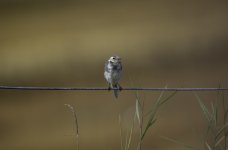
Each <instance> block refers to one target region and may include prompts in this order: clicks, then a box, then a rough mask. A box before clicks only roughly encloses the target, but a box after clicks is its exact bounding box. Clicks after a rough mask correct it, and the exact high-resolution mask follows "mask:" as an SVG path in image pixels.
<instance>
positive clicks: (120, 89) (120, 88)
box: [118, 83, 123, 91]
mask: <svg viewBox="0 0 228 150" xmlns="http://www.w3.org/2000/svg"><path fill="white" fill-rule="evenodd" d="M118 87H119V91H122V90H123V88H122V87H121V86H120V84H119V83H118Z"/></svg>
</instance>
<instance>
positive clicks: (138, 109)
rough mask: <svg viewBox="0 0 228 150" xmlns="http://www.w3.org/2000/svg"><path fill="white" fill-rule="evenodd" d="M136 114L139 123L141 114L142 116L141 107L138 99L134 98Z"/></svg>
mask: <svg viewBox="0 0 228 150" xmlns="http://www.w3.org/2000/svg"><path fill="white" fill-rule="evenodd" d="M136 116H137V119H138V122H139V125H140V123H141V116H142V107H141V104H140V102H139V100H138V99H136Z"/></svg>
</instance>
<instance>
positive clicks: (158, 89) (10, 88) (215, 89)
mask: <svg viewBox="0 0 228 150" xmlns="http://www.w3.org/2000/svg"><path fill="white" fill-rule="evenodd" d="M0 90H37V91H39V90H45V91H46V90H47V91H58V90H64V91H70V90H72V91H105V90H106V91H107V90H110V89H109V88H103V87H92V88H88V87H84V88H83V87H31V86H0ZM111 90H116V89H115V88H113V89H111ZM121 90H125V91H228V88H122V89H121Z"/></svg>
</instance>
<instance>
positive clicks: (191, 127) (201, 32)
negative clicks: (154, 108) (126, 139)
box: [0, 0, 228, 150]
mask: <svg viewBox="0 0 228 150" xmlns="http://www.w3.org/2000/svg"><path fill="white" fill-rule="evenodd" d="M227 7H228V3H227V2H226V1H212V2H211V1H181V0H175V1H172V2H171V1H168V0H164V1H144V0H143V1H138V2H132V1H89V0H88V1H69V0H67V1H61V0H47V1H44V0H42V1H38V0H34V1H30V0H10V1H7V0H5V1H4V0H1V1H0V85H12V86H53V87H64V86H65V87H106V86H107V83H106V81H105V80H104V78H103V67H104V62H105V61H106V60H107V59H108V58H109V57H110V56H111V55H114V54H117V55H119V56H121V57H122V61H123V62H122V63H123V76H122V79H121V85H122V86H123V87H131V86H134V87H164V86H165V85H168V86H169V87H218V86H219V84H222V85H223V86H224V87H228V67H227V64H228V59H227V57H228V28H227V27H228V19H227V18H228V9H227ZM140 95H141V96H142V99H144V101H145V110H148V109H149V108H150V106H151V105H152V104H153V102H154V100H155V99H156V98H157V97H158V95H159V92H140ZM199 95H200V96H201V97H202V99H203V100H204V101H205V102H208V103H209V102H210V101H211V100H214V99H215V98H216V92H200V93H199ZM226 97H227V92H226V93H225V98H226ZM66 103H67V104H71V105H74V106H75V107H76V111H77V115H78V121H79V134H80V135H79V143H80V149H81V150H82V149H93V150H102V149H105V150H107V149H120V136H119V125H118V115H119V113H120V114H121V115H122V116H123V119H124V121H123V129H124V131H126V130H127V129H129V127H130V125H131V120H132V118H131V116H132V114H133V113H134V108H135V106H134V105H135V96H134V92H132V91H122V92H121V93H120V96H119V98H118V100H117V101H115V98H114V97H113V95H112V93H111V92H106V91H10V90H8V91H6V90H0V149H1V150H31V149H32V150H40V149H42V150H58V149H59V150H60V149H65V150H67V149H69V150H70V149H74V148H75V144H76V142H75V139H74V137H73V136H72V134H73V132H74V126H73V123H74V122H73V118H72V114H71V112H70V111H69V110H67V108H66V107H65V106H64V104H66ZM205 121H206V120H205V119H204V118H203V115H202V112H201V110H200V107H199V105H198V103H197V100H196V98H195V97H194V95H193V93H192V92H180V93H178V94H177V95H176V96H175V97H174V98H173V99H172V100H171V101H170V102H169V103H167V104H166V105H165V106H164V107H162V108H161V110H160V111H159V113H158V121H157V123H156V125H155V126H154V128H152V129H150V131H149V133H148V134H147V135H146V137H145V141H144V142H143V150H149V149H169V150H171V149H183V148H182V147H180V146H179V145H176V144H173V143H171V142H168V141H165V140H163V139H161V138H159V136H160V135H164V136H168V137H173V138H176V139H180V140H181V141H184V142H187V143H190V144H194V145H196V146H198V145H199V144H200V139H199V137H200V136H201V134H202V133H203V132H202V131H203V130H202V129H203V128H204V125H205ZM135 136H137V134H136V135H135ZM134 140H135V139H134ZM133 143H134V142H133Z"/></svg>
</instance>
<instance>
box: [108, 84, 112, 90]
mask: <svg viewBox="0 0 228 150" xmlns="http://www.w3.org/2000/svg"><path fill="white" fill-rule="evenodd" d="M110 90H111V85H110V83H109V84H108V91H110Z"/></svg>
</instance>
